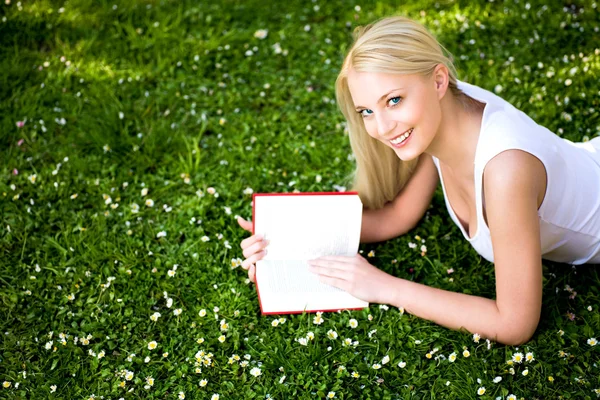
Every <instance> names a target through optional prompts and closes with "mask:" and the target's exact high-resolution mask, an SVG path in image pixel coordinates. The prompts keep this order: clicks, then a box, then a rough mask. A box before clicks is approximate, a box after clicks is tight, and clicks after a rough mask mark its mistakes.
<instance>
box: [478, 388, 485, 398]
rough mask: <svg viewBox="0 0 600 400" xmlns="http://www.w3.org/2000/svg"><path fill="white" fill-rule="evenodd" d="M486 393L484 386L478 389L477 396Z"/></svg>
mask: <svg viewBox="0 0 600 400" xmlns="http://www.w3.org/2000/svg"><path fill="white" fill-rule="evenodd" d="M484 393H485V388H484V387H483V386H482V387H480V388H479V389H477V394H478V395H480V396H483V394H484Z"/></svg>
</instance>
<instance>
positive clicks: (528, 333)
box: [497, 320, 538, 346]
mask: <svg viewBox="0 0 600 400" xmlns="http://www.w3.org/2000/svg"><path fill="white" fill-rule="evenodd" d="M537 325H538V320H536V321H528V322H523V323H519V322H517V321H514V320H513V321H508V323H503V329H502V330H501V331H500V334H499V335H498V338H497V341H498V342H500V343H503V344H505V345H508V346H521V345H523V344H525V343H527V342H528V341H529V340H531V338H532V337H533V334H534V333H535V330H536V329H537Z"/></svg>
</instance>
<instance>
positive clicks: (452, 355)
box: [448, 353, 456, 363]
mask: <svg viewBox="0 0 600 400" xmlns="http://www.w3.org/2000/svg"><path fill="white" fill-rule="evenodd" d="M448 361H450V362H452V363H453V362H454V361H456V353H452V354H450V355H449V356H448Z"/></svg>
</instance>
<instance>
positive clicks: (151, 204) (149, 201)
mask: <svg viewBox="0 0 600 400" xmlns="http://www.w3.org/2000/svg"><path fill="white" fill-rule="evenodd" d="M144 204H145V205H146V207H154V200H152V199H148V200H146V201H145V202H144Z"/></svg>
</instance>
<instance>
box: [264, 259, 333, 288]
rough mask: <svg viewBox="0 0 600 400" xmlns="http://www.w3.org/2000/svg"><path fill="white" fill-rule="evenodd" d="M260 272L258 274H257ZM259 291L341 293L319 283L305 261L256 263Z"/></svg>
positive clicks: (266, 261)
mask: <svg viewBox="0 0 600 400" xmlns="http://www.w3.org/2000/svg"><path fill="white" fill-rule="evenodd" d="M259 271H260V272H259ZM256 274H257V280H258V279H260V290H261V291H264V292H271V293H310V292H321V293H323V292H325V293H327V292H331V293H335V292H342V290H341V289H338V288H336V287H333V286H330V285H327V284H325V283H323V282H321V281H319V277H318V276H317V275H316V274H314V273H312V272H310V271H309V270H308V261H306V260H264V259H263V260H260V261H258V262H257V263H256Z"/></svg>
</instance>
